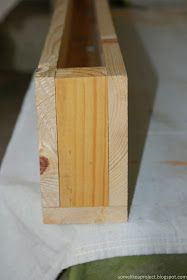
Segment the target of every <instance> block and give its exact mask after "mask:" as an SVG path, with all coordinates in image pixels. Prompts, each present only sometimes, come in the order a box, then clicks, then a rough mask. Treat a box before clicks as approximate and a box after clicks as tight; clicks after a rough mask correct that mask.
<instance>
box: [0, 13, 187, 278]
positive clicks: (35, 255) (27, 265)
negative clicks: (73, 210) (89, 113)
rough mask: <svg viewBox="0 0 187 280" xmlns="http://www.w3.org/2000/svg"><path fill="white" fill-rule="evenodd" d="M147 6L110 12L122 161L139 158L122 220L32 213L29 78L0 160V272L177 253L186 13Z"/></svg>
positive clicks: (184, 241)
mask: <svg viewBox="0 0 187 280" xmlns="http://www.w3.org/2000/svg"><path fill="white" fill-rule="evenodd" d="M144 13H145V15H144ZM149 13H150V12H148V14H147V13H146V12H142V11H140V12H137V13H136V12H135V13H134V12H133V11H132V12H131V11H129V12H124V15H123V13H122V12H119V15H118V14H116V16H115V15H114V17H115V22H116V25H117V29H118V32H119V34H120V38H122V37H124V39H123V38H122V39H121V47H122V50H123V52H124V53H125V54H126V61H127V70H128V72H129V83H130V85H129V94H132V96H133V100H134V101H133V100H131V102H132V101H133V102H134V105H133V104H132V105H131V106H130V120H131V121H130V123H129V125H130V134H129V136H130V138H129V141H130V146H131V148H130V149H131V156H130V161H131V162H130V168H131V169H133V168H135V166H137V164H140V170H139V174H138V178H137V183H136V189H135V193H134V198H133V203H132V206H131V211H130V217H129V222H128V223H127V224H115V225H112V224H109V225H44V224H43V223H42V218H41V206H40V189H39V164H38V154H37V151H38V150H37V132H36V116H35V106H34V86H33V82H32V83H31V86H30V88H29V90H28V92H27V94H26V99H25V102H24V104H23V107H22V110H21V113H20V116H19V119H18V121H17V125H16V128H15V131H14V133H13V136H12V139H11V141H10V143H9V147H8V150H7V152H6V156H5V158H4V161H3V164H2V168H1V176H0V225H1V230H0V279H3V280H9V279H12V278H13V279H15V280H25V279H27V280H54V279H55V277H56V276H57V274H58V273H59V272H60V271H61V270H62V269H63V268H66V267H68V266H71V265H73V264H78V263H83V262H88V261H91V260H95V259H101V258H109V257H113V256H123V255H136V254H156V253H184V252H185V253H187V203H186V201H187V164H186V162H187V110H186V106H187V105H186V104H187V71H186V65H187V54H186V46H187V35H186V34H187V33H186V25H187V19H186V17H183V15H180V17H179V14H178V13H177V16H176V17H174V18H173V14H171V13H169V14H167V15H166V14H164V15H162V13H161V16H160V15H159V12H158V11H156V12H152V15H150V14H149ZM181 13H182V12H181ZM123 32H124V33H123ZM123 34H124V36H123ZM130 45H131V46H130ZM146 56H148V57H149V59H148V58H146ZM148 61H149V63H150V64H152V68H153V72H154V73H152V74H151V70H150V65H149V66H148ZM133 63H134V64H133ZM154 76H155V77H154ZM154 83H155V85H154V86H153V84H154ZM151 90H152V92H151ZM154 90H155V97H154V107H153V114H152V117H151V122H150V125H149V130H148V133H147V136H146V142H145V146H144V151H143V157H142V160H141V161H140V163H139V162H138V155H137V151H136V145H135V144H136V142H138V139H140V136H141V135H142V134H143V132H142V131H141V125H140V123H139V122H140V119H139V117H138V118H137V116H142V118H144V117H146V114H149V113H150V112H149V110H151V108H150V109H149V106H150V107H151V98H150V96H151V94H153V91H154ZM136 99H137V100H138V101H137V100H136ZM144 107H145V108H146V109H145V111H143V108H144ZM143 122H144V121H143ZM131 126H132V127H131ZM139 126H140V131H139V129H138V127H139ZM135 127H136V128H135ZM137 145H138V143H137Z"/></svg>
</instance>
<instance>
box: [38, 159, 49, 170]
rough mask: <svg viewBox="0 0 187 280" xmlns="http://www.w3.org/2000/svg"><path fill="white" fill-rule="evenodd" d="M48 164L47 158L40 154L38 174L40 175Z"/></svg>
mask: <svg viewBox="0 0 187 280" xmlns="http://www.w3.org/2000/svg"><path fill="white" fill-rule="evenodd" d="M48 166H49V160H48V158H46V157H44V156H41V157H40V175H42V174H43V173H44V172H45V170H46V169H47V167H48Z"/></svg>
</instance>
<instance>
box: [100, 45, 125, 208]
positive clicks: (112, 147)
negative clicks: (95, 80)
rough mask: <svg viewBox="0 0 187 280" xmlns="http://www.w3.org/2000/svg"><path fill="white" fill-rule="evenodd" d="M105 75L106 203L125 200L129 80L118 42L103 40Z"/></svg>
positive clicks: (111, 203) (123, 202)
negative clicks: (107, 107)
mask: <svg viewBox="0 0 187 280" xmlns="http://www.w3.org/2000/svg"><path fill="white" fill-rule="evenodd" d="M102 47H103V53H104V58H105V64H106V69H107V74H108V102H109V205H110V206H125V207H126V211H127V200H128V81H127V73H126V69H125V66H124V63H123V59H122V55H121V52H120V48H119V45H118V43H103V46H102Z"/></svg>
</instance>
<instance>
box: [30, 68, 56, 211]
mask: <svg viewBox="0 0 187 280" xmlns="http://www.w3.org/2000/svg"><path fill="white" fill-rule="evenodd" d="M38 74H39V75H38V76H37V75H36V78H35V83H36V108H37V116H38V118H37V120H38V134H39V154H40V174H41V176H40V185H41V195H42V205H43V207H58V206H59V178H58V156H57V132H56V102H55V81H54V71H47V72H42V73H38ZM43 162H44V163H43ZM45 162H48V163H47V166H45V168H43V166H44V165H46V164H45Z"/></svg>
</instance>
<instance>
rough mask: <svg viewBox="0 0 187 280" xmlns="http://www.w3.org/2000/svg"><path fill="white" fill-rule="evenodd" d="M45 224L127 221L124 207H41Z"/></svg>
mask: <svg viewBox="0 0 187 280" xmlns="http://www.w3.org/2000/svg"><path fill="white" fill-rule="evenodd" d="M43 217H44V223H45V224H87V223H89V224H91V223H97V224H101V223H102V224H103V223H123V222H126V221H127V211H126V207H80V208H43Z"/></svg>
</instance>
